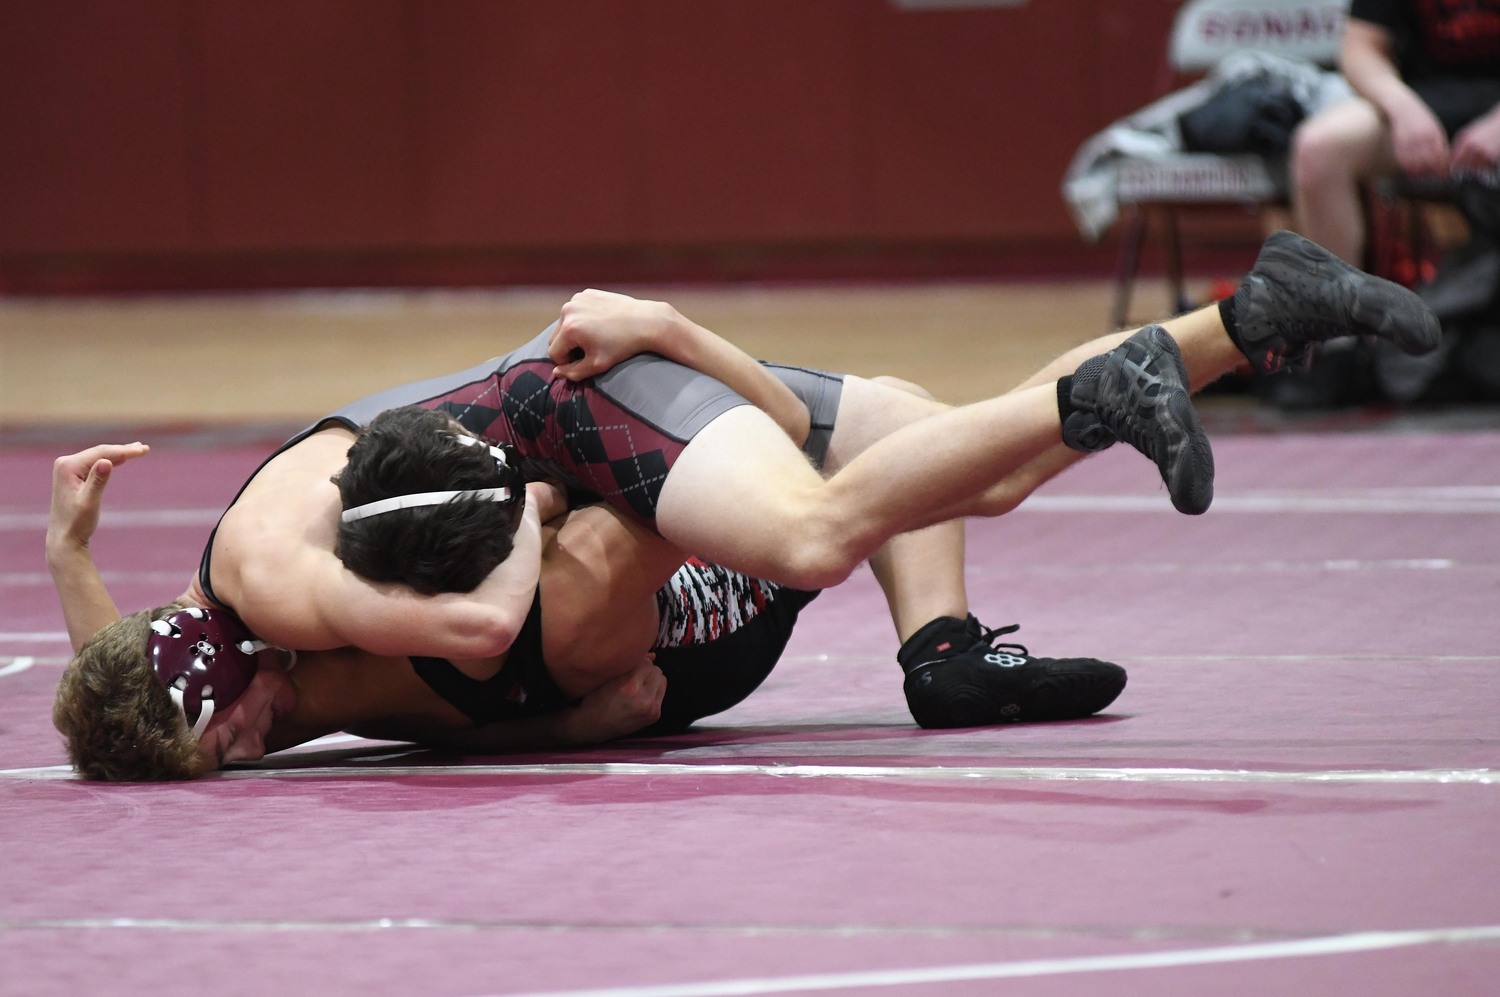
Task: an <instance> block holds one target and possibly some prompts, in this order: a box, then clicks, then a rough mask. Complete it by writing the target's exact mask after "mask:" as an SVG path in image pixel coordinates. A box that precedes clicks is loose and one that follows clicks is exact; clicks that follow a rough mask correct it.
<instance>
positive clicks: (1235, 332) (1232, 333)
mask: <svg viewBox="0 0 1500 997" xmlns="http://www.w3.org/2000/svg"><path fill="white" fill-rule="evenodd" d="M1238 296H1239V294H1238V292H1236V293H1234V294H1231V295H1230V296H1229V297H1227V298H1220V299H1219V321H1220V322H1223V323H1224V331H1225V332H1227V333H1229V340H1230V342H1232V343H1234V345H1235V346H1237V347H1239V351H1240V352H1241V353H1244V352H1245V344H1244V343H1242V342H1240V323H1239V309H1238V307H1237V306H1236V305H1235V303H1234V299H1235V298H1236V297H1238Z"/></svg>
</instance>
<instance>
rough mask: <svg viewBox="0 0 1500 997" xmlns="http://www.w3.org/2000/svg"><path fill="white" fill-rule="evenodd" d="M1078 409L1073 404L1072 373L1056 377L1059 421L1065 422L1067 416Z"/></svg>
mask: <svg viewBox="0 0 1500 997" xmlns="http://www.w3.org/2000/svg"><path fill="white" fill-rule="evenodd" d="M1077 410H1078V406H1076V405H1074V404H1073V375H1072V374H1069V375H1067V376H1066V377H1059V378H1058V379H1057V418H1058V421H1059V422H1067V421H1068V416H1070V415H1072V414H1073V413H1074V412H1076V411H1077Z"/></svg>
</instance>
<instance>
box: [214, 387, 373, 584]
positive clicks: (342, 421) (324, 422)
mask: <svg viewBox="0 0 1500 997" xmlns="http://www.w3.org/2000/svg"><path fill="white" fill-rule="evenodd" d="M333 425H339V426H343V427H345V428H346V429H351V430H353V431H355V432H359V424H358V423H356V422H354V421H353V420H352V419H346V418H344V417H343V416H340V415H330V416H326V417H324V418H322V419H319V420H318V421H317V422H315V423H313V424H312V425H311V426H308V427H307V428H306V429H304V430H302V432H300V433H298V434H297V435H296V436H293V437H292V438H291V439H289V440H287V441H286V442H285V443H283V444H282V445H281V446H279V447H277V448H276V450H275V451H274V452H273V453H272V454H271V456H269V457H267V458H266V459H265V460H263V461H261V462H260V466H259V467H257V468H256V469H255V470H254V471H253V472H251V474H250V477H248V478H246V479H245V483H244V484H243V485H240V490H239V491H237V492H235V493H234V498H233V499H232V500H231V501H230V503H229V504H228V505H226V506H225V507H224V512H222V513H220V514H219V520H218V522H216V523H214V528H213V529H212V530H209V532H208V543H206V544H204V545H203V557H202V558H200V559H199V561H198V584H199V586H201V587H202V589H203V594H204V595H206V596H208V597H209V598H210V599H212V600H213V601H214V602H216V603H218V604H219V605H221V606H222V605H224V602H223V601H222V600H221V599H220V598H219V597H218V596H216V595H214V584H213V581H212V578H211V571H210V568H209V563H210V561H211V560H212V559H213V553H214V538H215V537H216V536H218V535H219V523H222V522H223V521H224V515H225V513H228V512H229V510H230V509H232V508H234V503H235V502H238V501H239V500H240V496H241V495H243V494H245V489H246V488H249V487H250V482H252V481H254V480H255V476H256V475H257V474H259V473H260V472H261V471H263V470H265V467H266V465H267V464H269V463H271V461H273V460H275V459H276V458H277V457H280V456H281V455H282V454H284V453H286V452H287V451H288V450H290V449H291V448H292V447H294V446H296V445H297V444H299V443H301V442H302V441H303V440H305V439H307V438H308V437H309V436H311V435H312V434H314V433H317V432H321V431H322V430H325V429H327V428H328V427H329V426H333Z"/></svg>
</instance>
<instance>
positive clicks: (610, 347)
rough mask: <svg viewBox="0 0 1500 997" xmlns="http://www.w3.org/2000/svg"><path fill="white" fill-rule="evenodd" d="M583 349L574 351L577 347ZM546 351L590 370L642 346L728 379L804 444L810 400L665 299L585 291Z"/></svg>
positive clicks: (571, 366) (571, 375)
mask: <svg viewBox="0 0 1500 997" xmlns="http://www.w3.org/2000/svg"><path fill="white" fill-rule="evenodd" d="M575 350H579V351H582V353H583V356H582V358H581V359H575V354H574V351H575ZM548 353H549V354H550V356H551V357H552V359H553V361H554V362H555V363H557V364H558V367H557V375H558V376H559V377H565V378H567V379H568V380H570V381H577V380H580V379H582V378H585V377H592V376H594V375H595V374H601V373H603V372H604V371H607V370H609V369H610V368H611V367H613V366H614V365H615V364H617V363H619V362H620V361H621V360H624V359H626V358H627V357H631V356H634V355H635V354H637V353H656V354H659V355H661V356H664V357H666V358H667V359H668V360H674V361H676V362H677V363H680V364H682V365H683V366H684V367H691V368H692V369H694V370H696V371H698V372H700V373H703V374H707V375H708V376H709V377H712V378H715V379H716V380H719V381H723V382H724V383H725V384H727V385H728V386H729V387H730V388H732V389H733V390H735V391H736V392H738V393H739V394H741V395H743V396H744V397H745V398H746V399H747V400H748V401H749V402H750V403H751V404H752V405H754V406H755V407H756V408H759V409H760V410H762V411H763V412H765V413H766V414H767V415H769V416H770V417H771V418H772V419H774V420H775V421H776V424H777V425H778V426H780V427H781V428H782V429H783V430H784V431H785V432H786V434H787V435H788V436H790V437H791V438H792V440H793V441H794V442H795V443H796V444H797V445H798V446H801V445H802V444H803V443H805V442H806V441H807V434H808V429H809V423H810V417H809V416H808V413H807V407H806V406H804V405H803V404H802V401H801V400H800V399H799V398H798V397H797V396H796V395H795V394H793V393H792V391H791V389H790V388H788V387H787V386H786V385H784V384H782V383H781V381H779V380H777V378H775V377H774V376H773V375H772V374H771V373H770V372H769V371H767V370H766V369H765V368H764V367H762V366H761V365H760V364H759V363H757V362H756V360H755V359H754V358H753V357H751V356H750V355H749V354H747V353H745V352H744V351H743V350H741V349H740V348H739V347H737V346H735V345H734V344H732V343H730V342H728V341H727V340H725V339H723V338H721V337H719V336H717V335H715V334H714V333H712V332H710V331H709V330H708V329H705V328H704V327H703V326H701V325H698V324H697V323H696V322H691V321H689V320H688V319H687V318H685V317H684V316H683V315H682V314H681V313H680V312H678V311H677V309H675V308H673V307H672V306H671V305H669V304H667V303H666V302H664V301H641V300H637V299H636V298H631V297H628V296H626V295H623V294H615V293H613V292H611V291H595V290H589V291H582V292H580V293H578V294H575V295H574V296H573V299H572V300H571V301H569V302H568V303H567V304H566V305H564V306H563V309H562V315H561V317H560V318H559V320H558V323H557V328H556V329H555V330H554V331H553V334H552V341H551V343H550V344H549V348H548Z"/></svg>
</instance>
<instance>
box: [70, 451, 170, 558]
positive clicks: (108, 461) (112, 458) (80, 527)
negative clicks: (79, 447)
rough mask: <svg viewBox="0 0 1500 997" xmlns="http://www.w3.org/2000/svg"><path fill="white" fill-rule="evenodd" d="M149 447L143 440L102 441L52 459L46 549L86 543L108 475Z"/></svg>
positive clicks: (101, 502) (79, 545)
mask: <svg viewBox="0 0 1500 997" xmlns="http://www.w3.org/2000/svg"><path fill="white" fill-rule="evenodd" d="M150 449H151V448H150V447H148V446H146V444H144V443H123V444H120V443H104V444H100V445H99V446H96V447H89V448H88V449H87V450H83V451H80V452H78V453H75V454H68V455H67V456H66V457H59V458H57V460H55V461H53V463H52V508H51V511H50V512H49V513H48V515H47V549H48V550H55V549H58V548H60V547H63V546H69V545H72V546H78V547H87V546H88V545H89V539H90V538H91V537H92V536H93V535H94V530H95V529H96V528H98V526H99V509H100V507H101V506H102V504H103V502H104V486H105V485H106V484H108V483H109V476H110V475H111V474H112V473H113V472H114V469H115V468H116V467H117V466H118V465H120V464H123V463H125V462H126V461H127V460H131V459H133V458H135V457H143V456H145V455H146V454H147V453H148V452H149V451H150Z"/></svg>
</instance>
